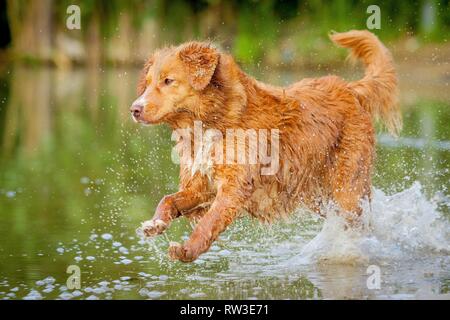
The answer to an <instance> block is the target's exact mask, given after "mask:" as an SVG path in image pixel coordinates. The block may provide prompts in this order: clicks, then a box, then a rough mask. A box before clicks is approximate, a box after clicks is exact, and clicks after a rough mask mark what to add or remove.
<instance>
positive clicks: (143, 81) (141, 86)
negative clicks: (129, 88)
mask: <svg viewBox="0 0 450 320" xmlns="http://www.w3.org/2000/svg"><path fill="white" fill-rule="evenodd" d="M154 60H155V59H154V58H153V56H151V57H150V58H148V60H147V61H146V62H145V64H144V68H143V69H142V71H141V74H140V76H139V81H138V84H137V94H138V96H141V95H142V94H143V93H144V91H145V88H146V87H147V73H148V70H149V69H150V67H151V66H152V65H153V62H154Z"/></svg>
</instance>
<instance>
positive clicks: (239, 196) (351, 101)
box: [131, 31, 401, 262]
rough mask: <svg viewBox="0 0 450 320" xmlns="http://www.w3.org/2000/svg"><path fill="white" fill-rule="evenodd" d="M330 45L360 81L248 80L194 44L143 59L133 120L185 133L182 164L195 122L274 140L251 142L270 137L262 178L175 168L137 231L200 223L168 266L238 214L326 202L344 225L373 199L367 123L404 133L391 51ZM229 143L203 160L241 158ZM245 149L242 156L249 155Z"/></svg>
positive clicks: (361, 38)
mask: <svg viewBox="0 0 450 320" xmlns="http://www.w3.org/2000/svg"><path fill="white" fill-rule="evenodd" d="M331 39H332V40H333V41H334V42H335V43H337V44H338V45H340V46H342V47H346V48H349V49H351V52H352V54H353V56H354V57H357V58H359V59H361V60H362V62H363V63H364V65H365V68H366V71H365V76H364V77H363V78H362V79H361V80H358V81H353V82H345V81H344V80H342V79H340V78H339V77H337V76H327V77H323V78H318V79H303V80H301V81H300V82H297V83H294V84H292V85H290V86H288V87H285V88H279V87H275V86H269V85H265V84H263V83H261V82H259V81H257V80H255V79H253V78H252V77H250V76H248V75H247V74H245V73H244V72H243V71H242V70H241V69H240V68H239V66H238V65H237V64H236V63H235V62H234V60H233V58H232V57H231V56H230V55H228V54H226V53H223V52H220V51H219V50H217V49H216V48H214V47H213V46H211V45H210V44H208V43H201V42H189V43H186V44H182V45H180V46H178V47H168V48H164V49H161V50H158V51H156V52H155V53H154V54H153V55H152V56H151V57H150V59H149V60H148V61H147V63H146V64H145V67H144V71H143V75H142V78H141V80H140V82H139V86H138V92H139V95H140V97H139V98H138V99H137V100H136V101H135V102H134V103H133V105H132V107H131V112H132V115H133V118H134V119H135V120H136V121H137V122H140V123H145V124H155V123H166V124H168V125H169V126H171V127H172V128H173V129H174V130H180V129H183V130H187V131H186V132H188V138H186V135H185V136H183V137H179V139H178V144H177V147H178V150H184V149H185V150H192V151H189V152H188V153H187V155H186V152H181V151H180V153H182V154H180V157H181V158H182V159H181V160H183V159H184V160H186V159H185V158H186V157H188V158H189V156H191V155H193V157H194V158H195V153H196V152H197V150H196V147H195V146H194V148H191V147H192V139H191V138H192V128H193V127H194V126H195V124H196V122H197V123H201V128H202V129H204V130H207V129H214V133H222V134H223V136H225V135H226V134H227V132H228V131H227V130H229V129H242V131H244V130H254V131H253V132H262V131H261V130H268V131H267V132H269V131H270V132H274V130H275V132H276V135H275V138H276V139H277V140H276V142H277V143H276V144H275V143H274V141H273V140H270V139H269V137H267V135H262V136H261V135H260V136H258V141H259V143H261V142H263V144H264V142H267V141H268V140H270V142H271V145H270V147H268V148H267V149H266V151H270V152H272V153H273V152H276V153H277V155H278V161H279V165H278V167H277V168H276V171H274V172H272V173H271V174H262V171H261V169H262V168H263V167H264V165H263V164H262V163H261V162H260V161H257V163H250V162H248V163H241V162H237V161H234V162H233V161H231V162H207V164H206V166H205V167H206V169H205V170H203V169H202V168H200V167H201V166H200V167H195V161H189V160H187V161H181V164H180V189H179V191H178V192H176V193H174V194H172V195H168V196H165V197H164V198H163V199H162V200H161V202H160V203H159V205H158V207H157V209H156V213H155V215H154V217H153V219H152V220H150V221H148V222H146V223H144V224H143V231H144V233H145V234H146V235H147V236H153V235H157V234H160V233H162V232H163V231H164V230H165V229H166V228H167V227H168V226H169V224H170V222H171V221H172V220H174V219H175V218H178V217H181V216H186V217H188V218H190V219H194V220H195V221H197V224H196V227H195V229H194V231H193V232H192V234H191V236H190V238H189V239H188V240H187V241H186V242H185V243H184V244H183V245H180V244H171V246H170V248H169V255H170V256H171V257H172V258H173V259H178V260H181V261H184V262H190V261H193V260H195V259H196V258H197V257H198V256H199V255H200V254H202V253H204V252H206V251H207V250H208V249H209V247H210V246H211V244H212V242H213V241H215V240H216V239H217V237H218V236H219V234H220V233H221V232H223V231H224V230H225V229H226V228H227V226H228V225H230V224H231V223H232V222H233V220H234V219H236V218H237V217H238V216H239V215H241V214H243V213H248V214H250V215H251V216H253V217H256V218H258V219H260V220H262V221H265V222H269V221H271V220H273V218H276V217H279V216H285V215H287V214H288V213H290V212H292V211H293V210H294V209H295V208H296V207H298V206H305V207H307V208H309V209H311V210H314V211H316V212H318V213H320V212H321V209H322V208H323V206H324V205H325V204H326V203H328V202H330V201H331V202H333V203H335V204H336V205H337V206H338V207H339V208H340V212H341V214H343V215H344V216H345V217H346V219H348V220H349V221H350V222H351V221H354V218H355V217H357V216H358V215H359V214H360V213H361V200H362V199H364V198H367V199H370V193H371V171H372V166H373V161H374V127H373V124H372V118H381V119H382V120H383V121H384V123H385V124H386V126H387V128H388V129H389V131H390V132H391V133H393V134H397V133H398V132H399V130H400V129H401V117H400V113H399V110H398V107H397V79H396V74H395V70H394V67H393V63H392V59H391V55H390V53H389V52H388V50H387V49H386V48H385V47H384V46H383V44H382V43H381V42H380V41H379V40H378V38H377V37H376V36H375V35H373V34H372V33H370V32H368V31H350V32H346V33H335V34H332V35H331ZM246 132H247V131H246ZM189 137H190V138H189ZM249 139H250V138H249ZM231 141H232V142H230V141H229V140H227V141H226V143H223V139H211V140H210V141H209V144H210V148H209V149H208V150H209V151H207V152H206V153H207V158H208V157H209V158H211V157H214V156H217V154H218V153H222V151H223V152H228V148H227V147H231V148H230V150H233V151H231V152H232V153H234V154H233V155H232V156H231V158H233V156H235V155H236V153H238V155H237V157H239V156H240V155H241V153H240V152H236V151H235V149H233V147H238V145H239V146H242V139H241V140H240V142H235V140H231ZM249 141H250V140H249ZM219 142H220V143H219ZM244 144H245V149H244V151H245V152H247V151H251V150H250V147H249V146H248V145H249V144H247V143H245V141H244ZM211 145H212V148H211ZM211 149H212V150H213V151H211ZM228 153H230V152H228ZM228 156H229V155H228V154H227V157H228Z"/></svg>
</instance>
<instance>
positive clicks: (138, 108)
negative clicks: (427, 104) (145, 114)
mask: <svg viewBox="0 0 450 320" xmlns="http://www.w3.org/2000/svg"><path fill="white" fill-rule="evenodd" d="M142 109H144V107H143V106H142V105H141V104H138V103H133V105H132V106H131V108H130V112H131V114H132V115H133V117H135V118H139V117H140V115H141V113H142Z"/></svg>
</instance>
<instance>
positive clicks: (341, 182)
mask: <svg viewBox="0 0 450 320" xmlns="http://www.w3.org/2000/svg"><path fill="white" fill-rule="evenodd" d="M354 133H355V132H354V131H353V135H352V136H351V137H350V136H348V137H345V136H344V137H343V138H342V140H341V141H340V144H339V147H338V149H337V150H336V153H335V155H334V165H333V167H332V168H331V170H330V184H331V191H332V192H331V194H332V198H333V200H334V201H335V202H336V204H337V205H338V206H339V208H340V210H341V214H342V215H343V216H344V217H345V218H346V220H347V221H348V222H349V223H351V224H353V223H354V222H356V221H355V220H358V218H359V216H360V215H361V213H362V208H361V200H363V199H364V198H367V199H370V193H371V171H372V164H373V157H374V151H373V149H374V146H373V140H371V139H367V133H365V138H364V135H359V136H355V134H354Z"/></svg>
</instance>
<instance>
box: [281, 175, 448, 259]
mask: <svg viewBox="0 0 450 320" xmlns="http://www.w3.org/2000/svg"><path fill="white" fill-rule="evenodd" d="M362 220H363V224H362V226H360V227H358V228H347V227H346V223H345V220H344V219H343V218H342V217H340V216H338V215H336V214H335V211H333V210H330V212H329V214H328V216H327V218H326V219H325V221H324V224H323V227H322V230H321V231H320V232H319V233H318V234H317V235H316V236H315V237H314V238H313V239H312V240H311V241H310V242H309V243H307V244H306V245H304V246H303V247H302V248H301V250H300V252H299V256H298V257H294V258H292V259H290V260H289V261H288V262H287V263H286V264H285V265H289V266H293V265H295V264H297V265H298V264H299V263H305V262H313V261H316V262H319V263H344V264H359V263H367V262H368V261H369V260H370V261H373V260H381V259H387V258H388V259H408V258H411V257H413V256H423V255H432V254H444V255H448V254H449V253H450V224H449V221H448V219H446V218H445V217H444V216H443V214H442V213H441V212H439V210H438V203H436V202H434V201H430V200H428V199H427V197H426V195H425V194H424V193H423V191H422V186H421V185H420V183H418V182H415V183H414V184H413V185H412V186H411V187H410V188H408V189H406V190H404V191H402V192H399V193H396V194H393V195H386V194H385V193H384V192H383V191H381V190H378V189H375V190H374V194H373V199H372V202H371V204H370V205H369V204H368V203H366V204H365V205H364V212H363V215H362Z"/></svg>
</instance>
